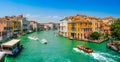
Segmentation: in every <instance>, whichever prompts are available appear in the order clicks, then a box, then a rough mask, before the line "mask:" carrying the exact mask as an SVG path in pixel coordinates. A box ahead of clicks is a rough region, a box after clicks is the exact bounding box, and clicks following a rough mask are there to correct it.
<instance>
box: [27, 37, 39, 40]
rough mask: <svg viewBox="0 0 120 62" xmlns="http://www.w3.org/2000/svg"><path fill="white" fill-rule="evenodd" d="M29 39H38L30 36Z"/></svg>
mask: <svg viewBox="0 0 120 62" xmlns="http://www.w3.org/2000/svg"><path fill="white" fill-rule="evenodd" d="M28 38H29V39H32V40H38V38H37V37H28Z"/></svg>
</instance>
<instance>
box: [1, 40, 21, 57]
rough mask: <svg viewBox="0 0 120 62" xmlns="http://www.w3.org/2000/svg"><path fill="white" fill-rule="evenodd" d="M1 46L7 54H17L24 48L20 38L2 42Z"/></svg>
mask: <svg viewBox="0 0 120 62" xmlns="http://www.w3.org/2000/svg"><path fill="white" fill-rule="evenodd" d="M1 48H2V52H4V53H5V54H6V55H11V56H16V55H17V54H18V53H19V52H20V51H21V50H22V49H23V46H22V45H20V40H19V39H13V40H11V41H8V42H6V43H3V44H1Z"/></svg>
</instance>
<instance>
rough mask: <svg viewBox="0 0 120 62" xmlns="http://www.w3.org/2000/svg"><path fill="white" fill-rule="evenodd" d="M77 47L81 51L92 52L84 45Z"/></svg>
mask: <svg viewBox="0 0 120 62" xmlns="http://www.w3.org/2000/svg"><path fill="white" fill-rule="evenodd" d="M77 48H78V49H79V50H82V51H84V52H86V53H92V52H93V50H92V49H90V48H87V47H85V46H81V45H77Z"/></svg>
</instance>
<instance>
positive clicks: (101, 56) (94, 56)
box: [90, 53, 116, 62]
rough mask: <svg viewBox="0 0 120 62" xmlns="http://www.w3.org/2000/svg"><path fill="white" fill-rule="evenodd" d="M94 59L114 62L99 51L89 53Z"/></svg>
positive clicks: (102, 61)
mask: <svg viewBox="0 0 120 62" xmlns="http://www.w3.org/2000/svg"><path fill="white" fill-rule="evenodd" d="M90 55H91V56H92V57H93V58H94V59H97V60H99V61H101V62H116V61H115V60H114V59H112V58H108V57H106V56H104V55H102V54H100V53H91V54H90Z"/></svg>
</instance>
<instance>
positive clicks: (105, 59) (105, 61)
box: [73, 48, 120, 62]
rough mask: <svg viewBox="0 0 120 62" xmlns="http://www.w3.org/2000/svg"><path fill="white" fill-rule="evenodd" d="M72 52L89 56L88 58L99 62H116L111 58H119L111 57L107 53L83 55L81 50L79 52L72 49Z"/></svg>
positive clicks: (76, 49)
mask: <svg viewBox="0 0 120 62" xmlns="http://www.w3.org/2000/svg"><path fill="white" fill-rule="evenodd" d="M73 50H74V51H76V52H79V53H82V54H85V55H89V56H90V57H93V58H94V59H96V60H98V61H101V62H116V61H115V60H114V59H113V58H120V57H119V56H116V55H112V54H109V53H102V52H93V53H90V54H88V53H85V52H84V51H82V50H79V49H78V48H73Z"/></svg>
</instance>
